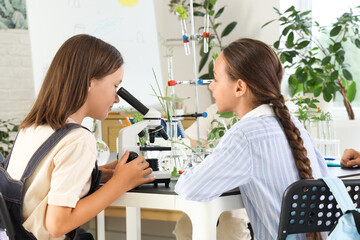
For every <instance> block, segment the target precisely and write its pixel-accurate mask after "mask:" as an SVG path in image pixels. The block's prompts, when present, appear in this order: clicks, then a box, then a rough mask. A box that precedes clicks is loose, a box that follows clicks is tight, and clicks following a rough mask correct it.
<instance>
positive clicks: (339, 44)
mask: <svg viewBox="0 0 360 240" xmlns="http://www.w3.org/2000/svg"><path fill="white" fill-rule="evenodd" d="M340 48H341V43H339V42H337V43H335V44H334V46H333V51H334V52H337V51H338V50H339V49H340Z"/></svg>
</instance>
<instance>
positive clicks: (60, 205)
mask: <svg viewBox="0 0 360 240" xmlns="http://www.w3.org/2000/svg"><path fill="white" fill-rule="evenodd" d="M123 63H124V61H123V58H122V56H121V54H120V53H119V51H118V50H117V49H116V48H115V47H113V46H111V45H110V44H108V43H106V42H104V41H102V40H100V39H98V38H95V37H93V36H89V35H85V34H81V35H76V36H74V37H71V38H70V39H68V40H67V41H66V42H65V43H64V44H63V45H62V46H61V47H60V49H59V50H58V52H57V53H56V55H55V57H54V59H53V61H52V63H51V65H50V67H49V70H48V72H47V74H46V76H45V79H44V82H43V84H42V87H41V90H40V92H39V95H38V97H37V100H36V102H35V104H34V106H33V107H32V109H31V111H30V113H29V114H28V115H27V116H26V118H25V119H24V121H23V122H22V123H21V125H20V130H19V134H18V136H17V139H16V141H15V144H14V147H13V149H12V153H11V157H10V158H9V159H8V162H7V166H6V167H7V168H5V169H6V170H7V174H8V175H9V177H10V178H12V179H13V180H19V179H21V178H22V176H23V174H24V173H25V172H27V166H28V163H29V160H30V159H31V158H32V156H33V155H36V154H34V153H35V152H36V151H37V149H39V147H40V146H41V145H42V144H43V143H44V142H47V139H50V138H49V137H50V136H51V135H52V134H54V132H57V130H59V129H65V128H67V126H68V125H69V124H71V123H72V124H81V122H82V121H83V119H84V118H85V117H92V118H94V119H99V120H103V119H105V118H106V117H107V115H108V113H109V111H110V110H111V107H112V105H113V104H114V103H117V102H119V98H118V96H117V94H116V91H117V89H118V87H119V85H120V84H121V82H122V79H123V74H124V68H123ZM50 142H51V141H50ZM53 145H54V146H52V148H51V150H50V151H47V152H46V151H45V152H44V154H42V155H41V154H40V155H41V156H39V158H42V160H41V161H40V162H39V163H38V165H37V166H36V168H35V169H34V171H33V173H32V174H30V176H29V177H28V178H27V179H26V181H25V183H24V196H23V199H22V200H23V201H22V203H21V208H22V210H21V214H22V218H23V223H22V225H23V227H24V228H25V229H26V230H27V231H28V232H29V233H30V236H33V237H34V238H37V239H42V240H43V239H65V238H66V236H65V234H66V233H69V232H71V231H72V230H74V229H76V228H77V227H79V226H81V225H82V224H84V223H86V222H87V221H89V220H90V219H92V218H93V217H95V216H96V215H97V214H98V213H99V212H100V211H102V210H103V209H104V208H106V207H107V206H108V205H109V204H110V203H112V202H113V201H114V200H115V199H117V198H118V197H120V196H121V195H122V194H123V193H125V192H126V191H128V190H130V189H132V188H134V187H136V186H138V185H141V184H144V183H147V182H151V181H153V180H154V179H153V178H145V176H146V175H148V174H150V173H151V171H152V170H151V168H148V166H149V164H148V163H147V162H146V161H144V158H143V157H142V156H141V157H138V158H137V159H135V160H134V161H131V162H130V163H126V160H127V159H128V155H129V153H128V152H127V153H125V154H124V155H123V156H122V157H121V159H120V161H119V162H118V163H117V164H116V163H113V164H111V165H109V166H107V167H105V170H106V171H107V172H109V173H110V175H111V174H112V172H113V175H112V176H111V178H110V179H109V180H108V181H107V182H106V183H105V184H104V185H103V186H102V187H101V188H100V189H99V190H97V191H96V192H94V193H92V194H90V195H87V194H88V192H89V190H90V186H91V185H92V184H91V176H92V172H93V169H94V165H95V162H96V141H95V138H94V136H93V135H92V134H91V132H89V131H88V130H86V129H84V128H81V127H80V128H79V127H77V128H75V129H72V130H71V131H69V132H68V133H67V134H66V135H65V136H63V137H62V138H61V139H60V140H59V141H58V142H57V143H56V144H53ZM125 163H126V164H125ZM109 168H110V169H109ZM111 168H113V170H112V169H111ZM107 178H109V176H107ZM72 237H74V236H71V238H72Z"/></svg>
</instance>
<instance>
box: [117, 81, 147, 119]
mask: <svg viewBox="0 0 360 240" xmlns="http://www.w3.org/2000/svg"><path fill="white" fill-rule="evenodd" d="M117 94H118V95H119V96H120V97H121V98H122V99H124V100H125V101H126V102H127V103H128V104H130V105H131V106H132V107H133V108H135V109H136V110H138V111H139V113H141V114H142V115H145V114H146V113H147V112H148V111H149V109H148V108H147V107H145V105H144V104H142V103H141V102H140V101H139V100H137V99H136V98H135V97H134V96H133V95H131V93H129V92H128V91H127V90H126V89H125V88H123V87H121V88H120V89H119V90H118V91H117Z"/></svg>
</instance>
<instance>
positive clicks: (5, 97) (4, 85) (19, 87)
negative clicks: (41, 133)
mask: <svg viewBox="0 0 360 240" xmlns="http://www.w3.org/2000/svg"><path fill="white" fill-rule="evenodd" d="M33 100H34V84H33V78H32V70H31V54H30V41H29V34H28V31H27V30H0V119H2V120H7V119H13V122H15V123H19V122H20V121H21V120H22V119H23V118H24V117H25V115H26V113H27V112H28V111H29V110H30V107H31V105H32V104H33Z"/></svg>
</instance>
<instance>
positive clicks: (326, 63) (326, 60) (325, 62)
mask: <svg viewBox="0 0 360 240" xmlns="http://www.w3.org/2000/svg"><path fill="white" fill-rule="evenodd" d="M330 60H331V56H327V57H324V59H323V60H322V61H321V65H328V64H329V63H330Z"/></svg>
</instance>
